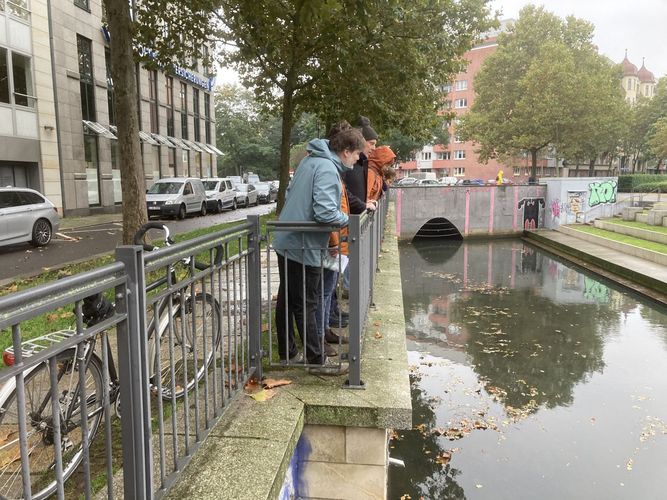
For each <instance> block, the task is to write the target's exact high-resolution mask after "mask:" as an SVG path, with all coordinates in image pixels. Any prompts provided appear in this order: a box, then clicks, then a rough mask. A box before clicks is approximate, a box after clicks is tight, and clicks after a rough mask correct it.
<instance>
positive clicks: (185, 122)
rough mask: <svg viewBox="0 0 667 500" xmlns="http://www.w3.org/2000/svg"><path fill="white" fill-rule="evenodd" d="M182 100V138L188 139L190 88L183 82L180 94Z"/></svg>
mask: <svg viewBox="0 0 667 500" xmlns="http://www.w3.org/2000/svg"><path fill="white" fill-rule="evenodd" d="M179 97H180V100H181V137H182V138H183V139H187V138H188V100H187V98H188V86H187V85H186V84H185V83H183V82H181V92H180V94H179Z"/></svg>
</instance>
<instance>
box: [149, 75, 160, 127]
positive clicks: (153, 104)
mask: <svg viewBox="0 0 667 500" xmlns="http://www.w3.org/2000/svg"><path fill="white" fill-rule="evenodd" d="M148 107H149V108H150V120H151V123H150V126H151V132H152V133H154V134H158V133H159V132H160V130H159V127H158V115H157V70H149V71H148Z"/></svg>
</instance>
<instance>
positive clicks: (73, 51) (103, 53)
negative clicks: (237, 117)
mask: <svg viewBox="0 0 667 500" xmlns="http://www.w3.org/2000/svg"><path fill="white" fill-rule="evenodd" d="M109 40H110V38H109V33H108V31H107V30H106V27H105V26H104V23H103V11H102V1H101V0H57V1H53V0H0V185H7V184H12V185H17V186H27V187H31V188H33V189H37V190H39V191H41V192H43V193H44V194H45V195H46V196H48V197H49V198H50V199H51V200H52V201H53V202H54V203H55V204H56V205H57V206H58V208H59V209H61V210H62V212H63V213H64V214H65V215H86V214H90V213H94V212H111V211H119V210H120V204H121V203H122V194H121V188H120V166H119V164H118V162H119V154H118V141H117V139H116V116H115V111H114V89H113V79H112V78H111V75H110V52H109ZM145 50H150V49H149V48H146V49H145ZM3 68H4V69H3ZM3 71H4V72H3ZM3 74H6V75H8V76H7V77H4V78H3ZM137 80H138V89H139V95H140V99H139V115H140V124H139V126H140V130H141V131H140V139H141V148H142V161H143V168H144V174H145V178H146V185H147V186H150V185H151V184H152V183H153V182H154V181H155V180H157V179H159V178H161V177H171V176H178V175H192V176H208V175H214V174H215V170H216V168H215V165H216V156H217V155H219V154H221V152H220V151H219V150H218V149H217V148H216V147H215V113H214V111H213V103H212V89H213V81H214V80H213V78H211V77H210V75H209V71H208V69H207V68H204V67H202V66H199V67H195V68H194V69H188V68H185V67H178V66H175V67H174V68H170V69H169V70H168V71H155V70H147V69H145V68H139V69H138V77H137ZM3 83H4V88H3Z"/></svg>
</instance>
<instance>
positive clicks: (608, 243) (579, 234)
mask: <svg viewBox="0 0 667 500" xmlns="http://www.w3.org/2000/svg"><path fill="white" fill-rule="evenodd" d="M558 231H560V232H561V233H564V234H569V235H570V236H574V237H576V238H579V239H582V240H585V241H590V242H593V243H596V244H598V245H601V246H604V247H607V248H612V249H614V250H618V251H619V252H623V253H626V254H628V255H632V256H634V257H639V258H640V259H645V260H649V261H651V262H655V263H656V264H660V265H663V266H667V254H664V253H660V252H654V251H653V250H647V249H645V248H640V247H637V246H634V245H629V244H627V243H621V242H620V241H614V240H610V239H608V238H604V237H602V236H597V235H595V234H590V233H585V232H584V231H578V230H577V229H574V228H572V227H569V226H560V227H559V228H558Z"/></svg>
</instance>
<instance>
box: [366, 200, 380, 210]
mask: <svg viewBox="0 0 667 500" xmlns="http://www.w3.org/2000/svg"><path fill="white" fill-rule="evenodd" d="M377 207H378V202H377V201H375V200H370V201H367V202H366V210H370V211H371V212H374V211H375V210H376V209H377Z"/></svg>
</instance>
